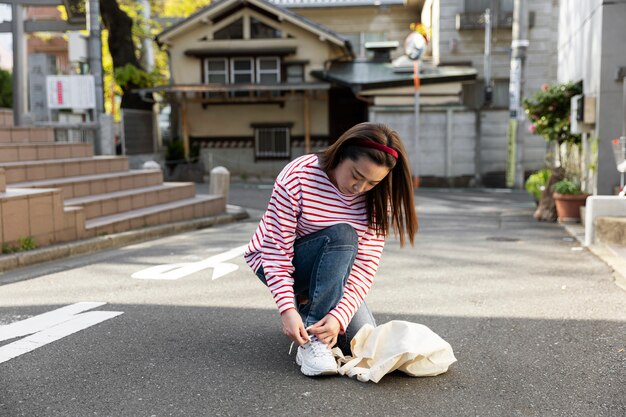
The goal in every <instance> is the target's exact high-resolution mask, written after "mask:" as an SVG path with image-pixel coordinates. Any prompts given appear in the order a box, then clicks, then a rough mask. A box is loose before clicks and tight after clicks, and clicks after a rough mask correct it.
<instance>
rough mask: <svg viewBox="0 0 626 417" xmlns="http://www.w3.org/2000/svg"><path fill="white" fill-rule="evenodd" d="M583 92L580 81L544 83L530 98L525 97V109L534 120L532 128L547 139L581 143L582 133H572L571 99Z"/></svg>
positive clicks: (558, 141)
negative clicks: (570, 118)
mask: <svg viewBox="0 0 626 417" xmlns="http://www.w3.org/2000/svg"><path fill="white" fill-rule="evenodd" d="M581 93H582V86H581V84H580V83H566V84H552V85H547V84H546V85H544V86H543V87H542V88H541V90H540V91H537V92H536V93H535V95H534V96H533V97H532V98H530V99H524V103H523V105H524V109H525V111H526V115H527V117H528V118H529V120H530V121H531V122H532V125H531V127H530V130H531V131H532V132H534V133H538V134H540V135H542V136H543V137H544V138H545V139H546V140H547V141H549V142H551V141H554V142H557V143H559V144H561V143H565V142H567V143H574V144H579V143H580V135H578V134H572V133H570V122H569V115H570V101H571V98H572V97H573V96H575V95H577V94H581Z"/></svg>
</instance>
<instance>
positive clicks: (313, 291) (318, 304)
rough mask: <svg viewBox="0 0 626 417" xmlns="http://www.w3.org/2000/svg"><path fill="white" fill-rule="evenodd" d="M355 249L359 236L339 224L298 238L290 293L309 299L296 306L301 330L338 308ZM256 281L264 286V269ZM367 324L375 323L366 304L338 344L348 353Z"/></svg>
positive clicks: (355, 252) (357, 312)
mask: <svg viewBox="0 0 626 417" xmlns="http://www.w3.org/2000/svg"><path fill="white" fill-rule="evenodd" d="M357 250H358V237H357V234H356V232H355V231H354V228H352V226H350V225H349V224H346V223H339V224H336V225H334V226H331V227H328V228H326V229H323V230H320V231H319V232H315V233H312V234H310V235H308V236H305V237H303V238H300V239H297V240H296V242H295V244H294V257H293V261H292V263H293V266H294V268H295V270H294V273H293V279H294V284H293V290H294V293H295V294H296V298H298V296H299V295H300V296H303V297H304V298H308V301H307V302H306V304H297V303H296V304H297V307H298V312H299V313H300V316H301V317H302V322H303V323H304V327H308V326H310V325H312V324H315V323H317V322H318V321H320V320H321V319H322V318H324V316H326V314H328V313H329V312H330V311H331V310H332V309H333V308H335V307H336V306H337V304H338V303H339V300H341V297H342V296H343V291H344V287H345V285H346V282H347V281H348V276H349V275H350V271H351V270H352V264H353V263H354V259H355V258H356V254H357ZM257 276H258V277H259V279H260V280H261V281H262V282H263V283H264V284H266V285H267V282H266V280H265V274H264V272H263V267H262V266H261V267H260V268H259V269H258V270H257ZM366 323H369V324H371V325H372V326H374V327H376V322H375V321H374V317H373V316H372V313H370V311H369V309H368V308H367V305H366V304H365V301H363V303H362V304H361V306H360V307H359V309H358V310H357V311H356V313H355V314H354V316H353V317H352V320H351V321H350V324H349V325H348V328H347V329H346V332H345V334H343V335H339V337H338V340H337V345H338V346H339V347H340V348H341V349H342V350H343V351H344V352H345V353H348V354H349V353H350V341H351V340H352V338H353V337H354V335H355V334H356V333H357V332H358V331H359V329H360V328H361V327H362V326H363V325H364V324H366Z"/></svg>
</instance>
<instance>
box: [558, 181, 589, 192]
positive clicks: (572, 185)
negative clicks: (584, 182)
mask: <svg viewBox="0 0 626 417" xmlns="http://www.w3.org/2000/svg"><path fill="white" fill-rule="evenodd" d="M552 191H554V192H555V193H559V194H582V193H583V192H582V190H581V189H580V184H578V183H576V182H574V181H570V180H567V179H565V180H561V181H559V182H556V183H555V184H554V186H553V187H552Z"/></svg>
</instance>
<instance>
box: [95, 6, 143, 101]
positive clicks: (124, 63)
mask: <svg viewBox="0 0 626 417" xmlns="http://www.w3.org/2000/svg"><path fill="white" fill-rule="evenodd" d="M100 15H101V16H102V23H103V25H104V27H105V28H106V29H107V30H108V47H109V51H110V53H111V58H112V59H113V68H115V69H118V68H128V66H129V65H130V66H131V67H134V68H136V69H137V70H141V71H143V72H144V73H145V71H144V70H143V68H142V66H141V64H140V63H139V59H138V58H137V54H136V47H135V42H134V41H133V20H132V19H131V18H130V17H129V16H128V14H126V12H124V11H123V10H122V9H121V8H120V6H119V4H118V3H117V0H100ZM120 87H121V89H122V103H121V107H122V108H126V109H141V110H150V109H151V108H152V103H151V102H150V100H151V98H152V97H151V96H150V97H146V98H147V99H148V101H146V100H143V99H142V98H141V97H140V96H139V94H136V93H133V92H132V90H133V89H136V88H140V87H145V85H139V84H138V83H137V82H136V80H135V79H132V77H131V78H130V79H128V80H126V82H125V83H124V84H123V85H120Z"/></svg>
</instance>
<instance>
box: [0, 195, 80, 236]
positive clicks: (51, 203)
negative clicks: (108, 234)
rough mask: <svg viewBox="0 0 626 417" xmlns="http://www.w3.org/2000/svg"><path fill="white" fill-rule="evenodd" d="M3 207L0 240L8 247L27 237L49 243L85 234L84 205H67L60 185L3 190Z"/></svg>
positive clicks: (0, 201)
mask: <svg viewBox="0 0 626 417" xmlns="http://www.w3.org/2000/svg"><path fill="white" fill-rule="evenodd" d="M0 210H1V211H2V218H1V221H0V243H2V244H3V245H7V246H8V247H13V246H19V240H20V239H24V238H31V239H33V241H34V242H35V243H36V244H37V246H46V245H49V244H51V243H54V242H66V241H70V240H76V239H79V238H81V237H83V236H84V228H85V226H84V223H85V219H84V217H83V216H82V209H80V208H76V207H74V208H67V209H64V207H63V199H62V198H61V193H60V192H59V190H58V189H32V188H7V189H6V191H5V192H4V193H2V194H0Z"/></svg>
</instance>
